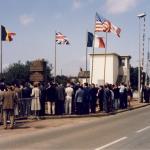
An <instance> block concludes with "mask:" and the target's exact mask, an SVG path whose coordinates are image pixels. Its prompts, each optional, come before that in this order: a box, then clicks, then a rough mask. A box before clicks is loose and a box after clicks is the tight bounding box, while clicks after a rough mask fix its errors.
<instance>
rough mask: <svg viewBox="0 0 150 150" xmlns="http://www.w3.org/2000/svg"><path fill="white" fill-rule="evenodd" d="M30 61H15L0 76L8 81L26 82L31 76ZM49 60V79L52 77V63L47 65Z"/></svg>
mask: <svg viewBox="0 0 150 150" xmlns="http://www.w3.org/2000/svg"><path fill="white" fill-rule="evenodd" d="M30 64H31V62H30V61H27V62H26V63H25V64H23V63H21V61H18V62H17V63H13V64H11V65H9V66H8V68H5V69H4V73H3V75H1V76H0V78H1V79H2V78H4V80H5V82H6V83H14V82H15V83H16V82H17V83H24V82H27V81H29V76H30ZM47 64H48V62H47V61H46V76H47V79H50V78H51V70H52V67H51V66H52V65H47Z"/></svg>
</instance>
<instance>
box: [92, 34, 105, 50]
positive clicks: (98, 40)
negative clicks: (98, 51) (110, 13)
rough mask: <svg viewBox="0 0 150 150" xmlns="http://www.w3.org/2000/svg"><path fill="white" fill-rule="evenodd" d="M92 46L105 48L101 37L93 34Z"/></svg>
mask: <svg viewBox="0 0 150 150" xmlns="http://www.w3.org/2000/svg"><path fill="white" fill-rule="evenodd" d="M94 47H96V48H105V43H104V41H103V38H102V37H98V36H95V39H94Z"/></svg>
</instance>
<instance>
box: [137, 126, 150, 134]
mask: <svg viewBox="0 0 150 150" xmlns="http://www.w3.org/2000/svg"><path fill="white" fill-rule="evenodd" d="M149 128H150V126H147V127H145V128H143V129H140V130H138V131H136V133H140V132H142V131H144V130H147V129H149Z"/></svg>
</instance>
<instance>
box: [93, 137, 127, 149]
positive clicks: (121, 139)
mask: <svg viewBox="0 0 150 150" xmlns="http://www.w3.org/2000/svg"><path fill="white" fill-rule="evenodd" d="M127 138H128V137H126V136H125V137H122V138H120V139H118V140H115V141H113V142H111V143H108V144H106V145H103V146H101V147H98V148H96V149H95V150H102V149H104V148H106V147H109V146H111V145H113V144H116V143H118V142H120V141H123V140H125V139H127Z"/></svg>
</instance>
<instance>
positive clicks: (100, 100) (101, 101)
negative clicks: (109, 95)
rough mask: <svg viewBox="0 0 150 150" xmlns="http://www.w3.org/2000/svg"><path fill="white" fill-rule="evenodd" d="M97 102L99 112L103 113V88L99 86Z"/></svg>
mask: <svg viewBox="0 0 150 150" xmlns="http://www.w3.org/2000/svg"><path fill="white" fill-rule="evenodd" d="M97 95H98V100H99V108H100V109H99V111H103V103H104V87H103V86H102V85H101V86H100V87H99V90H98V93H97Z"/></svg>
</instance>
